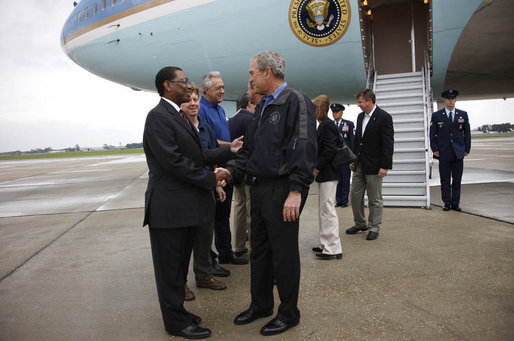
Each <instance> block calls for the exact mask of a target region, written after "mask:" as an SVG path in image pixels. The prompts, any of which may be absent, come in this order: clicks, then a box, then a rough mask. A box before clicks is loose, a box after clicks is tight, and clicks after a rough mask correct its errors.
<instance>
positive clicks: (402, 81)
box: [375, 77, 421, 89]
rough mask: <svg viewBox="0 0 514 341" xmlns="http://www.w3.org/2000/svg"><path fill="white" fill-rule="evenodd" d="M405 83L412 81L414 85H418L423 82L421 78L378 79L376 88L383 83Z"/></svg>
mask: <svg viewBox="0 0 514 341" xmlns="http://www.w3.org/2000/svg"><path fill="white" fill-rule="evenodd" d="M403 83H412V84H413V85H418V84H419V83H421V78H412V77H410V78H398V79H377V80H376V81H375V89H376V88H379V87H380V86H382V85H389V84H398V85H400V84H403Z"/></svg>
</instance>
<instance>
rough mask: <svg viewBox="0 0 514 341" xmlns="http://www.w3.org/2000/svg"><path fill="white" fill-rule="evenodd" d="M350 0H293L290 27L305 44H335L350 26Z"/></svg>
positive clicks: (290, 7) (290, 11) (290, 8)
mask: <svg viewBox="0 0 514 341" xmlns="http://www.w3.org/2000/svg"><path fill="white" fill-rule="evenodd" d="M350 18H351V10H350V4H349V0H292V1H291V5H290V6H289V26H290V27H291V30H292V31H293V33H294V34H295V36H296V37H297V38H298V39H299V40H300V41H302V42H303V43H305V44H307V45H310V46H315V47H320V46H327V45H331V44H333V43H335V42H336V41H338V40H339V39H341V37H342V36H343V35H344V34H345V33H346V30H347V29H348V26H350Z"/></svg>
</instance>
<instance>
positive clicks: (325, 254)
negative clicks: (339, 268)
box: [316, 253, 343, 259]
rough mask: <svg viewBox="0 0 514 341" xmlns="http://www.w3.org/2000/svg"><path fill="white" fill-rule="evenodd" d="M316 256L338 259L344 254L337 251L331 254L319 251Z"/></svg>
mask: <svg viewBox="0 0 514 341" xmlns="http://www.w3.org/2000/svg"><path fill="white" fill-rule="evenodd" d="M316 257H318V258H320V259H336V258H337V259H341V258H343V254H342V253H337V254H335V255H329V254H328V253H317V254H316Z"/></svg>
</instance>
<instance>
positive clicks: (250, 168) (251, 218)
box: [143, 51, 394, 339]
mask: <svg viewBox="0 0 514 341" xmlns="http://www.w3.org/2000/svg"><path fill="white" fill-rule="evenodd" d="M155 86H156V88H157V91H158V93H159V95H160V97H161V100H160V102H159V103H158V104H157V106H156V107H155V108H153V109H152V110H151V111H150V112H149V113H148V116H147V119H146V123H145V129H144V136H143V145H144V151H145V155H146V159H147V163H148V168H149V180H148V187H147V190H146V193H145V218H144V224H143V225H148V227H149V234H150V244H151V249H152V258H153V263H154V272H155V280H156V285H157V293H158V298H159V303H160V308H161V312H162V318H163V321H164V326H165V329H166V331H167V332H168V333H169V334H171V335H177V336H182V337H185V338H189V339H199V338H205V337H209V336H210V335H211V331H210V330H209V329H208V328H203V327H200V324H201V322H202V320H201V318H200V317H199V316H197V315H195V314H192V313H191V312H188V311H187V310H186V309H185V307H184V301H185V300H186V299H187V300H191V299H194V294H193V293H192V292H191V290H189V288H188V286H187V284H186V281H187V273H188V269H189V262H190V257H191V254H193V257H194V261H193V270H194V273H195V280H196V285H197V287H199V288H210V289H215V290H221V289H225V288H226V285H225V283H223V282H221V281H219V280H218V279H216V278H215V277H223V276H229V275H230V272H229V271H228V270H227V269H224V268H223V267H221V266H220V265H219V264H220V263H221V264H226V263H231V264H236V265H243V264H247V263H248V258H245V257H243V255H244V254H245V253H247V252H249V251H250V250H248V248H247V247H246V245H247V243H246V242H247V238H248V239H249V241H250V243H249V247H250V248H251V252H249V254H250V257H249V260H250V267H251V286H250V293H251V302H250V304H249V306H248V308H247V309H246V310H244V311H243V312H241V313H240V314H238V315H237V316H236V317H235V318H234V323H235V324H236V325H244V324H248V323H252V322H254V321H255V320H256V319H259V318H263V317H267V316H270V315H272V314H273V312H274V295H273V288H274V286H275V285H276V287H277V290H278V294H279V297H280V304H279V306H278V309H277V313H276V315H275V317H274V318H272V319H271V320H270V321H268V322H267V323H266V324H265V325H264V326H263V327H262V328H261V331H260V333H261V334H262V335H275V334H280V333H282V332H284V331H286V330H288V329H289V328H291V327H294V326H296V325H297V324H298V323H299V321H300V311H299V309H298V295H299V287H300V256H299V246H298V235H299V218H300V215H301V212H302V209H303V207H304V205H305V202H306V199H307V195H308V192H309V187H310V185H311V183H312V182H313V181H314V180H316V182H318V188H319V196H318V198H319V225H320V245H319V246H316V247H315V248H313V250H314V251H316V252H317V254H316V257H318V258H320V259H340V258H342V247H341V242H340V239H339V222H338V218H337V214H336V211H335V208H336V207H338V206H348V196H349V197H350V199H351V204H352V205H351V206H352V210H353V217H354V226H352V227H350V228H349V229H347V230H346V233H347V234H356V233H358V232H360V231H368V230H369V232H368V234H367V237H366V239H367V240H375V239H377V238H378V236H379V230H380V224H381V222H382V207H383V200H382V181H383V178H384V177H385V176H386V175H387V172H388V170H389V169H391V168H392V156H393V144H394V137H393V135H394V132H393V122H392V118H391V116H390V115H389V114H388V113H387V112H385V111H384V110H382V109H381V108H379V107H378V106H377V105H376V104H375V100H376V98H375V94H374V93H373V91H371V90H369V89H366V90H363V91H361V92H359V93H358V94H357V96H356V99H357V103H358V106H359V107H360V108H361V109H362V112H361V113H360V114H359V116H358V118H357V125H356V129H355V134H354V125H353V123H352V122H350V121H347V120H342V111H343V110H344V106H342V105H340V104H337V103H333V104H332V105H330V103H329V99H328V97H327V96H324V95H322V96H319V97H317V98H316V99H314V100H313V101H311V100H310V99H309V98H308V97H307V96H306V95H304V94H303V93H301V92H300V91H298V90H296V89H294V88H293V87H291V86H290V85H288V84H287V82H285V60H284V58H283V56H281V55H280V54H278V53H276V52H273V51H265V52H261V53H259V54H257V55H256V56H254V57H253V58H252V59H251V60H250V65H249V81H248V92H247V93H246V94H245V95H243V96H241V97H240V98H239V100H238V109H239V112H238V114H237V115H236V116H235V117H234V118H232V119H231V120H230V121H229V122H227V119H226V116H225V112H224V110H223V108H222V107H221V106H220V105H219V103H221V101H222V100H223V95H224V84H223V80H222V78H221V75H220V74H219V72H209V73H207V74H206V75H205V76H204V77H203V78H202V80H201V84H200V86H201V88H202V90H203V96H202V97H201V98H199V96H200V94H199V92H200V87H197V86H196V85H194V84H192V83H191V82H190V81H189V79H188V77H187V75H186V74H185V73H184V71H183V70H181V69H180V68H178V67H164V68H162V69H161V70H160V71H159V72H158V73H157V75H156V77H155ZM329 108H331V110H332V112H333V117H334V121H332V120H330V119H329V118H328V117H327V114H328V109H329ZM316 120H317V122H318V123H319V125H318V127H316V126H317V125H316ZM343 141H344V142H343ZM342 143H346V144H349V145H350V146H351V147H352V149H353V150H354V152H355V154H356V156H357V161H355V162H354V163H352V164H350V165H349V166H348V167H345V169H338V168H337V167H334V166H333V165H332V163H331V160H332V158H333V156H334V155H335V153H336V152H337V148H338V146H341V144H342ZM346 168H347V169H346ZM351 171H353V178H352V184H351V186H350V174H351ZM365 192H367V193H368V201H369V217H368V219H366V216H365V212H364V194H365ZM232 195H234V198H235V202H234V210H235V212H234V221H235V225H236V226H235V232H236V233H235V235H236V241H235V252H234V251H233V249H232V243H231V232H230V225H229V218H230V213H231V212H230V210H231V202H232ZM250 203H251V205H250ZM213 235H214V244H215V247H216V249H217V251H218V254H217V255H216V253H214V252H213V251H212V250H211V244H212V241H213Z"/></svg>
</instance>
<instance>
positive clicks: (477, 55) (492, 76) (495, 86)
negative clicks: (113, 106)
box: [61, 0, 514, 103]
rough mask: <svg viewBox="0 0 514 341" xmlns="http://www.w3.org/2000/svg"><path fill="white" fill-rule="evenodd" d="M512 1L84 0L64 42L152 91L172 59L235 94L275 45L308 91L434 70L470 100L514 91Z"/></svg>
mask: <svg viewBox="0 0 514 341" xmlns="http://www.w3.org/2000/svg"><path fill="white" fill-rule="evenodd" d="M425 2H427V3H425ZM513 7H514V6H513V2H512V1H509V0H497V1H491V0H485V1H482V0H452V1H447V0H431V1H423V0H389V1H386V0H368V1H358V0H292V1H284V0H282V1H278V0H259V1H250V0H247V1H243V0H82V1H80V3H79V4H78V5H77V6H76V7H75V8H74V10H73V11H72V13H71V14H70V16H69V18H68V19H67V21H66V23H65V24H64V27H63V30H62V35H61V44H62V47H63V49H64V51H65V52H66V54H67V55H68V56H69V57H70V58H71V59H72V60H73V61H74V62H76V63H77V64H78V65H80V66H81V67H83V68H85V69H86V70H88V71H90V72H92V73H94V74H96V75H98V76H100V77H103V78H105V79H108V80H111V81H114V82H117V83H120V84H123V85H126V86H128V87H131V88H133V89H141V90H149V91H155V86H154V76H155V74H156V73H157V71H158V70H159V69H160V68H161V67H163V66H167V65H174V66H179V67H181V68H182V69H183V70H184V71H185V72H186V74H187V75H188V76H189V78H190V79H191V80H193V81H199V80H200V78H201V76H202V75H203V74H205V73H206V72H208V71H213V70H218V71H220V72H221V73H222V76H223V79H224V82H225V86H226V90H225V99H227V100H235V99H236V98H237V97H238V96H239V95H240V94H241V93H242V92H244V91H245V89H246V85H247V80H248V64H249V59H250V58H251V57H252V56H254V55H255V54H257V53H258V52H260V51H264V50H273V51H276V52H279V53H280V54H282V55H283V56H284V57H285V60H286V80H287V81H288V83H289V84H291V85H293V86H295V87H296V88H298V89H300V90H302V91H303V92H305V93H306V94H307V95H309V96H311V97H314V96H317V95H319V94H321V93H324V94H327V95H328V96H329V97H330V98H331V100H338V101H343V102H345V103H347V102H352V101H353V100H354V95H355V93H357V92H358V91H359V90H361V89H363V88H364V87H366V86H367V84H368V82H369V81H370V80H371V81H372V80H373V78H374V77H373V76H374V73H375V72H377V73H378V74H393V73H405V72H411V71H420V70H421V69H422V68H425V70H428V74H430V75H431V81H432V87H433V89H434V94H435V95H437V94H439V93H440V92H441V90H443V88H445V87H454V88H458V89H459V90H460V92H461V98H500V97H512V94H514V85H513V84H514V82H512V77H513V76H514V75H513V70H512V65H513V64H512V58H513V57H512V56H514V53H512V52H513V51H512V49H513V46H514V44H512V32H513V30H512V27H513V26H512V25H513V22H514V20H512V14H511V13H513V11H512V9H513ZM493 23H494V24H495V25H494V28H493V27H492V26H491V25H492V24H493ZM477 32H479V33H480V34H477ZM505 40H506V41H505ZM509 42H510V44H509ZM477 44H481V45H483V48H477V46H476V45H477Z"/></svg>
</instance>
